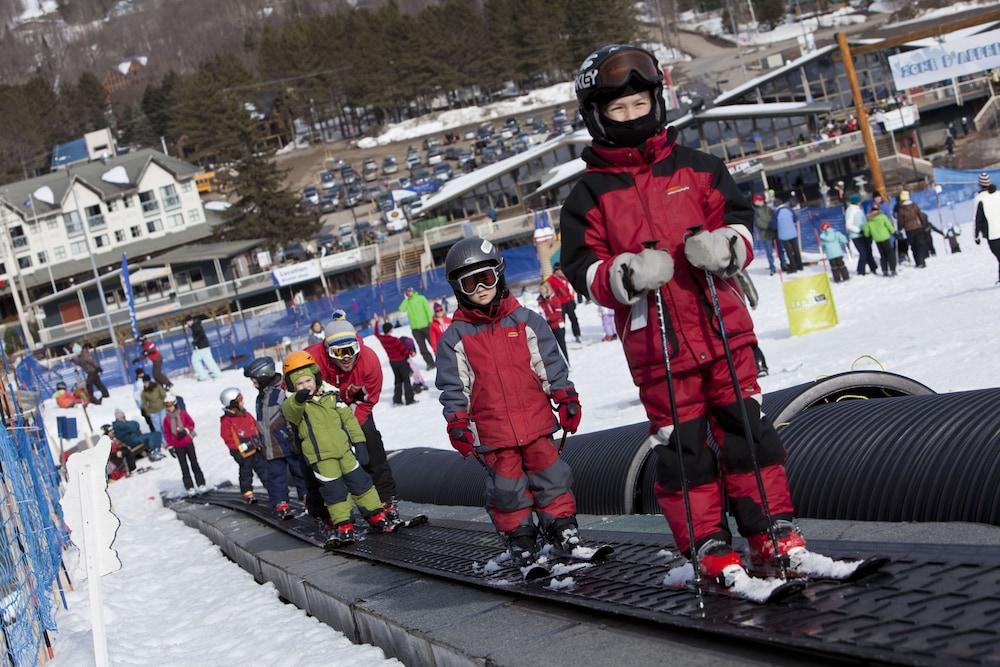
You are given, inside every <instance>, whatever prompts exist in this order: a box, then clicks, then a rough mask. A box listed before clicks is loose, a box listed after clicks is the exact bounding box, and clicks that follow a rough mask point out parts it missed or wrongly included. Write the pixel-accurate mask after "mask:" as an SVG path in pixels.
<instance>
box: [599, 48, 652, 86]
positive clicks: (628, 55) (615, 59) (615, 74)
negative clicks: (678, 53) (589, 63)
mask: <svg viewBox="0 0 1000 667" xmlns="http://www.w3.org/2000/svg"><path fill="white" fill-rule="evenodd" d="M633 73H635V74H637V75H639V78H640V79H642V80H643V81H644V82H645V83H648V84H650V85H655V84H657V83H659V82H660V77H661V76H663V75H662V73H661V72H660V70H659V68H658V67H657V66H656V61H655V60H653V58H651V57H650V55H649V54H648V53H646V52H645V51H639V50H638V49H625V50H622V51H617V52H615V53H612V54H611V55H610V56H608V57H607V59H606V60H605V61H604V62H602V63H601V64H600V65H598V67H597V81H596V82H595V84H596V86H595V87H597V88H603V89H606V90H607V89H615V88H621V87H622V86H624V85H625V84H627V83H628V82H629V79H631V78H632V74H633Z"/></svg>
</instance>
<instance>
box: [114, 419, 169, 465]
mask: <svg viewBox="0 0 1000 667" xmlns="http://www.w3.org/2000/svg"><path fill="white" fill-rule="evenodd" d="M111 429H112V431H113V432H114V434H115V439H117V440H118V442H120V443H122V444H123V445H125V446H126V447H128V448H129V449H136V448H138V447H143V446H145V448H146V452H147V454H148V455H149V460H150V461H159V460H160V459H162V458H163V457H164V456H165V455H164V453H163V452H162V451H161V448H162V447H163V436H162V435H161V434H160V432H159V431H150V432H149V433H143V432H142V431H141V430H140V428H139V422H137V421H132V420H130V419H126V418H125V412H124V411H123V410H121V409H120V408H119V409H117V410H115V421H114V423H112V424H111Z"/></svg>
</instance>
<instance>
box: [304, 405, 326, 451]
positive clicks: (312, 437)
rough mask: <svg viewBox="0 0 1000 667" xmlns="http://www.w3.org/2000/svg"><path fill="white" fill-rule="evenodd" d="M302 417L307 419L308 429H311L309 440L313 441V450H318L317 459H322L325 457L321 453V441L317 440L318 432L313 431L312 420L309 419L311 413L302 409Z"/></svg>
mask: <svg viewBox="0 0 1000 667" xmlns="http://www.w3.org/2000/svg"><path fill="white" fill-rule="evenodd" d="M302 418H303V419H305V420H306V430H307V431H309V440H310V441H312V446H313V451H314V452H316V460H317V461H321V460H322V459H323V457H321V456H320V455H319V443H318V442H317V441H316V432H315V431H313V425H312V422H311V421H309V414H308V413H307V412H306V411H305V408H303V409H302Z"/></svg>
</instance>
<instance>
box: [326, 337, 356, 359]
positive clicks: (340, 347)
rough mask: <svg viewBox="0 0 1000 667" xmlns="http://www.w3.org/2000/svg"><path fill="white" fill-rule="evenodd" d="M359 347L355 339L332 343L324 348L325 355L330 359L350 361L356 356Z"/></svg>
mask: <svg viewBox="0 0 1000 667" xmlns="http://www.w3.org/2000/svg"><path fill="white" fill-rule="evenodd" d="M360 349H361V346H360V345H358V341H357V339H354V340H343V341H334V342H333V343H330V344H329V345H327V346H326V353H327V354H328V355H329V356H330V358H331V359H351V358H353V357H354V356H356V355H357V354H358V352H359V351H360Z"/></svg>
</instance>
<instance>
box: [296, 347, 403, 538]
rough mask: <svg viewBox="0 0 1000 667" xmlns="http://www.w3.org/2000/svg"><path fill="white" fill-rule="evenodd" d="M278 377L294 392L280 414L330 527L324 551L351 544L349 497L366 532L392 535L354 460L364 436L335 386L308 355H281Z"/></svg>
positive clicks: (368, 482) (369, 484)
mask: <svg viewBox="0 0 1000 667" xmlns="http://www.w3.org/2000/svg"><path fill="white" fill-rule="evenodd" d="M282 373H283V374H284V376H285V385H286V386H288V387H289V388H290V389H293V390H294V391H295V394H294V395H293V396H289V397H288V398H286V399H285V401H284V402H283V403H282V404H281V413H282V414H283V415H284V416H285V419H286V420H287V421H288V423H289V424H291V425H292V427H293V428H295V430H296V432H297V433H298V436H299V440H300V441H301V442H302V455H303V456H304V457H305V458H306V460H307V461H308V462H309V465H310V466H311V467H312V470H313V473H314V474H315V475H316V479H317V480H319V483H320V488H319V492H320V495H321V496H322V497H323V502H325V503H326V507H327V511H329V513H330V520H331V521H332V522H333V525H334V526H335V527H336V532H335V533H334V534H333V535H330V537H329V538H328V539H327V541H326V544H324V548H326V549H332V548H336V547H338V546H340V545H342V544H348V543H350V542H353V541H354V524H353V523H351V499H352V498H353V500H354V502H355V503H356V504H357V506H358V509H360V510H361V511H362V513H363V514H365V518H366V519H367V520H368V523H369V524H371V526H372V528H374V529H375V530H378V531H384V532H392V531H393V530H394V529H395V525H394V524H393V523H391V522H390V521H389V519H388V517H386V514H385V510H384V509H383V508H382V501H381V500H379V495H378V491H376V490H375V485H374V484H373V483H372V478H371V477H369V476H368V473H366V472H365V469H364V468H362V467H361V464H360V463H359V462H358V459H357V457H356V456H355V453H357V454H358V455H360V456H364V452H365V451H366V450H365V434H364V431H362V430H361V424H359V423H358V420H357V418H356V417H355V416H354V411H353V410H351V408H350V407H349V406H348V405H347V404H346V403H343V402H342V401H341V400H340V392H338V391H337V388H336V387H333V386H331V385H329V384H326V383H324V382H323V381H322V378H321V377H320V370H319V365H318V364H317V363H316V360H315V359H314V358H313V356H312V355H311V354H309V353H308V352H306V351H304V350H302V351H299V352H293V353H292V354H290V355H288V356H287V357H285V360H284V363H283V364H282Z"/></svg>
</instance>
